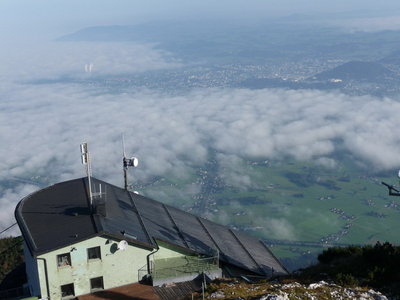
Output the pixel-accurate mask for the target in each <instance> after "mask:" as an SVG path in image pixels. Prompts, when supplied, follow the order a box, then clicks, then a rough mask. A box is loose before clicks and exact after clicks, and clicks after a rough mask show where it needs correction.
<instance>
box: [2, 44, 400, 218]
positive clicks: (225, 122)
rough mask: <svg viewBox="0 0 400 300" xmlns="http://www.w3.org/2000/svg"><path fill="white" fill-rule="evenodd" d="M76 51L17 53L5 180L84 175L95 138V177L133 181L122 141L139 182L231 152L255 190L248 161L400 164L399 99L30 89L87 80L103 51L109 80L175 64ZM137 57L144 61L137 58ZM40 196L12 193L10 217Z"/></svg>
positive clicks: (23, 190)
mask: <svg viewBox="0 0 400 300" xmlns="http://www.w3.org/2000/svg"><path fill="white" fill-rule="evenodd" d="M92 45H94V44H92ZM64 46H65V45H64ZM64 46H62V47H61V48H62V49H61V48H60V49H58V48H57V47H58V46H54V47H55V48H51V49H56V50H54V51H50V52H49V53H51V54H49V55H48V56H47V57H45V58H43V57H40V56H35V54H34V53H35V51H34V49H33V50H32V53H33V54H32V57H31V58H32V59H31V61H30V60H29V59H28V60H27V58H29V55H27V54H26V53H27V52H26V51H25V54H24V55H22V54H18V52H16V53H15V56H14V55H13V54H8V57H9V56H11V57H19V58H18V59H14V61H10V62H7V60H6V59H4V61H2V62H1V65H2V67H3V66H5V67H6V68H5V69H3V70H8V71H7V72H1V74H0V79H1V81H0V128H1V132H0V139H1V147H0V156H1V157H2V158H3V159H2V160H1V162H0V180H13V178H14V177H30V176H33V175H40V176H46V177H48V178H50V179H49V181H51V182H57V181H61V180H66V179H71V178H76V177H81V176H83V175H84V171H83V167H82V166H81V165H80V153H79V144H80V143H81V142H83V141H86V142H88V143H89V150H90V151H91V153H92V161H93V171H94V175H95V176H97V177H99V178H102V179H104V180H108V181H110V182H112V183H116V184H121V182H122V176H121V152H122V149H121V148H122V147H121V133H125V137H126V148H127V153H128V154H132V155H136V156H138V157H139V159H140V165H139V168H137V169H135V171H134V173H133V174H131V176H132V178H133V179H146V178H150V177H153V176H171V175H173V176H177V177H179V176H180V177H185V176H186V175H187V174H189V173H190V170H191V168H192V167H193V166H205V165H206V163H207V160H208V159H209V154H210V149H213V150H216V151H217V152H218V153H219V154H218V155H217V159H218V161H219V163H220V166H221V170H220V175H221V176H222V177H223V179H224V180H226V181H227V183H229V184H232V185H238V186H251V184H252V183H251V180H250V178H249V177H248V176H246V175H243V174H241V173H240V165H241V164H240V161H241V160H242V159H243V158H252V159H280V158H284V157H287V156H291V157H294V158H296V159H299V160H313V161H316V162H317V163H321V164H324V165H329V166H331V167H332V166H334V165H335V163H336V161H335V155H334V154H335V153H336V152H337V151H339V150H340V151H346V152H347V153H349V154H351V155H352V156H353V157H354V159H355V160H358V161H361V162H363V163H364V164H365V165H368V166H369V168H370V169H371V170H382V169H389V168H395V167H398V166H400V156H399V155H398V149H399V148H400V147H399V146H400V137H399V136H398V135H397V134H396V132H397V130H398V128H399V126H400V120H399V118H398V112H399V111H400V103H399V102H398V101H397V100H396V99H384V100H381V99H377V98H374V97H369V96H364V97H351V96H347V95H343V94H337V93H326V92H321V91H311V90H300V91H290V90H289V91H287V90H246V89H199V90H193V91H190V92H187V93H185V94H182V95H180V96H171V95H164V94H161V93H159V92H155V91H130V92H128V91H127V92H125V93H117V92H114V93H110V92H107V91H106V90H105V89H101V88H98V87H95V86H90V85H87V86H83V85H81V84H77V83H75V84H61V83H59V84H27V83H21V80H22V82H24V80H33V79H41V78H59V77H60V76H62V75H65V74H69V76H71V74H75V72H78V73H79V72H83V66H84V64H85V63H86V62H87V61H88V60H89V58H90V57H91V55H92V56H93V57H95V58H97V59H98V62H99V63H98V64H99V65H104V66H105V68H104V70H106V71H104V72H105V73H104V74H107V72H108V74H120V73H123V72H135V71H143V70H151V69H157V68H165V67H173V66H175V64H174V63H172V64H171V63H170V62H168V60H167V59H165V56H164V54H163V53H161V52H158V51H157V50H154V49H153V48H151V47H150V46H141V45H128V47H127V48H124V49H118V47H117V46H116V44H113V45H112V44H110V45H103V46H101V45H99V46H98V48H96V49H93V51H92V50H91V49H90V47H89V46H88V44H81V45H80V47H78V48H74V47H75V46H72V45H71V47H72V48H71V49H70V50H71V51H69V50H68V49H69V48H68V47H66V48H65V47H64ZM102 47H103V48H102ZM57 49H58V50H57ZM65 49H67V50H68V51H65ZM79 49H81V50H79ZM2 51H4V50H2ZM38 53H40V51H39V52H38ZM129 53H130V54H131V57H135V60H129V59H128V58H129ZM120 55H122V56H121V57H119V56H120ZM6 56H7V55H6ZM35 57H37V58H35ZM16 62H17V63H16ZM93 62H94V63H96V62H95V61H93ZM3 63H4V65H3ZM96 64H97V63H96ZM125 66H128V67H126V68H125ZM79 70H81V71H79ZM31 190H32V186H31V185H30V184H27V186H24V185H23V184H18V185H16V186H15V187H13V188H9V189H7V190H2V191H0V203H1V204H0V205H2V207H7V210H5V211H8V212H10V211H12V210H13V209H14V206H15V204H16V203H17V202H18V200H19V199H21V198H22V197H23V196H25V195H26V194H27V193H28V192H30V191H31ZM194 192H195V191H194ZM194 192H193V191H189V190H188V191H185V192H184V194H185V195H186V194H187V195H191V194H193V193H194ZM160 197H161V195H160ZM159 200H163V199H159ZM3 217H4V219H3V222H4V224H8V223H12V219H13V217H12V214H10V213H7V214H5V215H4V216H3ZM7 221H9V222H7Z"/></svg>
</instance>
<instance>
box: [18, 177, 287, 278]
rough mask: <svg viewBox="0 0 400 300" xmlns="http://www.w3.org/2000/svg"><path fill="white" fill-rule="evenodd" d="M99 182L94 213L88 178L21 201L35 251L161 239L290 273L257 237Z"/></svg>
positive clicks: (263, 270) (265, 271)
mask: <svg viewBox="0 0 400 300" xmlns="http://www.w3.org/2000/svg"><path fill="white" fill-rule="evenodd" d="M93 184H95V185H97V184H101V185H102V186H105V188H106V189H105V190H106V191H107V193H106V195H103V196H102V199H101V202H102V203H103V204H102V210H101V213H94V214H92V213H91V212H90V208H89V207H90V205H89V200H88V195H87V192H86V187H87V180H86V178H84V179H76V180H72V181H67V182H63V183H60V184H57V185H54V186H51V187H49V188H47V189H43V190H41V191H39V192H37V193H35V194H32V195H30V196H29V197H27V198H26V199H24V200H23V201H21V202H20V204H19V205H18V207H17V209H16V217H17V221H18V223H19V225H20V228H21V231H22V232H23V234H24V237H25V238H26V239H27V240H28V243H29V246H30V249H32V251H34V252H36V253H39V252H44V251H48V250H50V249H54V248H57V247H61V246H65V245H68V244H71V243H73V242H76V241H77V240H82V239H84V238H89V237H91V236H94V235H96V234H102V233H106V234H107V233H108V234H110V235H113V236H118V237H120V238H121V239H125V238H126V239H130V240H131V241H132V242H135V241H136V242H137V243H138V244H141V245H144V246H146V247H149V248H155V247H157V245H156V240H157V239H158V240H162V241H164V242H167V243H170V244H172V245H176V246H179V247H182V248H186V249H188V250H191V251H194V252H196V253H200V254H205V255H209V256H214V255H215V254H216V252H217V251H219V254H220V259H221V260H222V261H223V262H225V263H227V264H230V265H233V266H236V267H239V268H241V269H245V270H249V271H251V272H254V273H256V274H260V275H266V276H270V275H271V274H272V270H274V272H276V273H283V274H285V273H287V272H286V270H285V269H284V268H283V267H282V266H281V264H280V263H279V261H278V260H277V259H276V258H275V257H274V256H273V255H272V253H271V252H270V251H269V250H268V248H267V247H266V246H265V245H264V244H262V242H261V241H260V240H259V239H257V238H254V237H251V236H249V235H247V234H244V233H241V232H236V231H232V230H231V229H229V228H228V227H225V226H222V225H218V224H216V223H214V222H211V221H208V220H206V219H202V218H199V217H197V216H194V215H192V214H190V213H187V212H185V211H182V210H179V209H177V208H174V207H172V206H167V205H164V204H162V203H160V202H157V201H155V200H152V199H148V198H146V197H143V196H140V195H137V194H134V193H131V192H127V191H125V190H123V189H121V188H119V187H116V186H113V185H111V184H108V183H106V182H103V181H100V180H97V179H95V178H93ZM94 203H95V204H96V203H99V201H94ZM94 211H95V212H97V211H98V210H94ZM49 224H51V226H49ZM25 225H26V226H25ZM43 232H45V233H46V234H43ZM124 234H125V235H124ZM29 241H31V242H29Z"/></svg>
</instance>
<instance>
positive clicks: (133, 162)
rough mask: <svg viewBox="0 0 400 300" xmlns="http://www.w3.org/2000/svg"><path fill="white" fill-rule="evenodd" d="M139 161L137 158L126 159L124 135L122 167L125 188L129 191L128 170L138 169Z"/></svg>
mask: <svg viewBox="0 0 400 300" xmlns="http://www.w3.org/2000/svg"><path fill="white" fill-rule="evenodd" d="M138 163H139V161H138V159H137V158H136V157H131V158H126V153H125V139H124V135H123V134H122V166H123V169H124V188H125V190H128V168H129V167H137V165H138Z"/></svg>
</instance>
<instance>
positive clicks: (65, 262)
mask: <svg viewBox="0 0 400 300" xmlns="http://www.w3.org/2000/svg"><path fill="white" fill-rule="evenodd" d="M70 265H71V254H69V253H64V254H60V255H57V267H65V266H70Z"/></svg>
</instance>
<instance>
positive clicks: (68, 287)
mask: <svg viewBox="0 0 400 300" xmlns="http://www.w3.org/2000/svg"><path fill="white" fill-rule="evenodd" d="M74 296H75V290H74V284H73V283H70V284H64V285H62V286H61V297H62V298H70V297H71V298H72V297H74Z"/></svg>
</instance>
